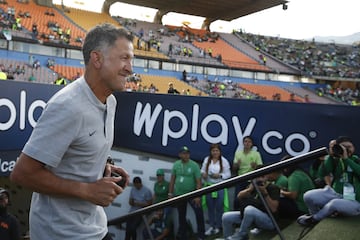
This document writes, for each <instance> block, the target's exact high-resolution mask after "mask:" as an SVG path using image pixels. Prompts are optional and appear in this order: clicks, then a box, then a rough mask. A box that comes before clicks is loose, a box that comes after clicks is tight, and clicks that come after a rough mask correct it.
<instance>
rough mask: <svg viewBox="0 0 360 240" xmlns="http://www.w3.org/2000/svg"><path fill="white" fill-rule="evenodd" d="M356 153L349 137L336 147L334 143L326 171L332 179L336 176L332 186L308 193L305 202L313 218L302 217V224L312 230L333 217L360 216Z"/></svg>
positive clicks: (341, 138)
mask: <svg viewBox="0 0 360 240" xmlns="http://www.w3.org/2000/svg"><path fill="white" fill-rule="evenodd" d="M354 153H355V147H354V144H353V142H352V140H351V139H350V138H349V137H346V136H341V137H338V138H337V139H336V141H335V144H332V143H331V142H330V148H329V155H328V156H326V158H325V162H324V169H325V173H326V174H327V175H328V176H330V175H331V176H332V178H333V179H332V182H330V181H328V182H327V183H328V185H327V186H326V187H324V188H321V189H314V190H311V191H308V192H306V193H305V195H304V201H305V203H306V206H307V207H308V208H309V213H310V214H309V215H303V216H301V217H299V218H298V223H299V224H301V225H304V226H311V225H314V224H316V223H318V222H319V221H321V220H322V219H324V218H326V217H329V216H339V215H341V216H357V215H359V214H360V211H359V209H360V191H359V189H360V184H359V181H358V179H359V177H360V164H359V162H358V161H359V157H358V156H356V155H355V154H354Z"/></svg>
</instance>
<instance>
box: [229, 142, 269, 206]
mask: <svg viewBox="0 0 360 240" xmlns="http://www.w3.org/2000/svg"><path fill="white" fill-rule="evenodd" d="M243 146H244V148H243V149H242V150H237V151H236V152H235V154H234V160H233V166H232V170H233V172H235V173H237V175H239V176H240V175H243V174H245V173H248V172H251V171H253V170H254V169H255V168H256V167H257V166H258V165H262V164H263V161H262V158H261V155H260V153H259V152H258V151H256V150H255V149H253V147H254V141H253V139H252V137H250V136H245V137H244V138H243ZM248 184H249V183H248V182H242V183H238V184H237V185H236V186H235V194H234V196H235V198H234V209H239V199H238V198H237V197H236V196H237V195H238V193H239V192H240V191H241V190H244V189H246V187H247V186H248Z"/></svg>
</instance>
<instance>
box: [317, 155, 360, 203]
mask: <svg viewBox="0 0 360 240" xmlns="http://www.w3.org/2000/svg"><path fill="white" fill-rule="evenodd" d="M358 161H359V157H358V156H356V155H352V156H351V157H349V158H347V159H337V158H333V157H332V156H327V157H326V158H325V162H324V168H325V174H326V175H329V174H330V173H332V175H333V182H332V187H333V188H334V190H335V191H336V192H337V193H340V194H343V188H344V182H349V183H351V184H352V185H353V186H354V190H355V199H356V200H357V201H359V202H360V181H359V180H360V177H359V176H360V163H359V162H358Z"/></svg>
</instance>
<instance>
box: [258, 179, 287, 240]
mask: <svg viewBox="0 0 360 240" xmlns="http://www.w3.org/2000/svg"><path fill="white" fill-rule="evenodd" d="M251 182H252V185H253V186H254V187H255V190H256V192H257V193H258V195H259V197H260V200H261V202H262V203H263V204H264V207H265V210H266V212H267V213H268V215H269V217H270V219H271V221H272V223H273V224H274V226H275V229H276V231H277V232H278V234H279V237H280V239H281V240H285V238H284V236H283V234H282V233H281V230H280V227H279V225H278V224H277V222H276V220H275V218H274V215H273V214H272V212H271V209H270V207H269V204H268V203H267V202H266V200H265V198H264V196H263V195H262V194H261V191H260V189H259V186H258V185H257V184H256V182H255V179H252V180H251Z"/></svg>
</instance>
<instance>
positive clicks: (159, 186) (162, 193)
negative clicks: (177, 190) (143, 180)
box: [154, 180, 169, 203]
mask: <svg viewBox="0 0 360 240" xmlns="http://www.w3.org/2000/svg"><path fill="white" fill-rule="evenodd" d="M168 192H169V182H168V181H165V180H164V181H162V182H156V183H155V185H154V194H155V203H158V202H161V201H164V200H167V199H168Z"/></svg>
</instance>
